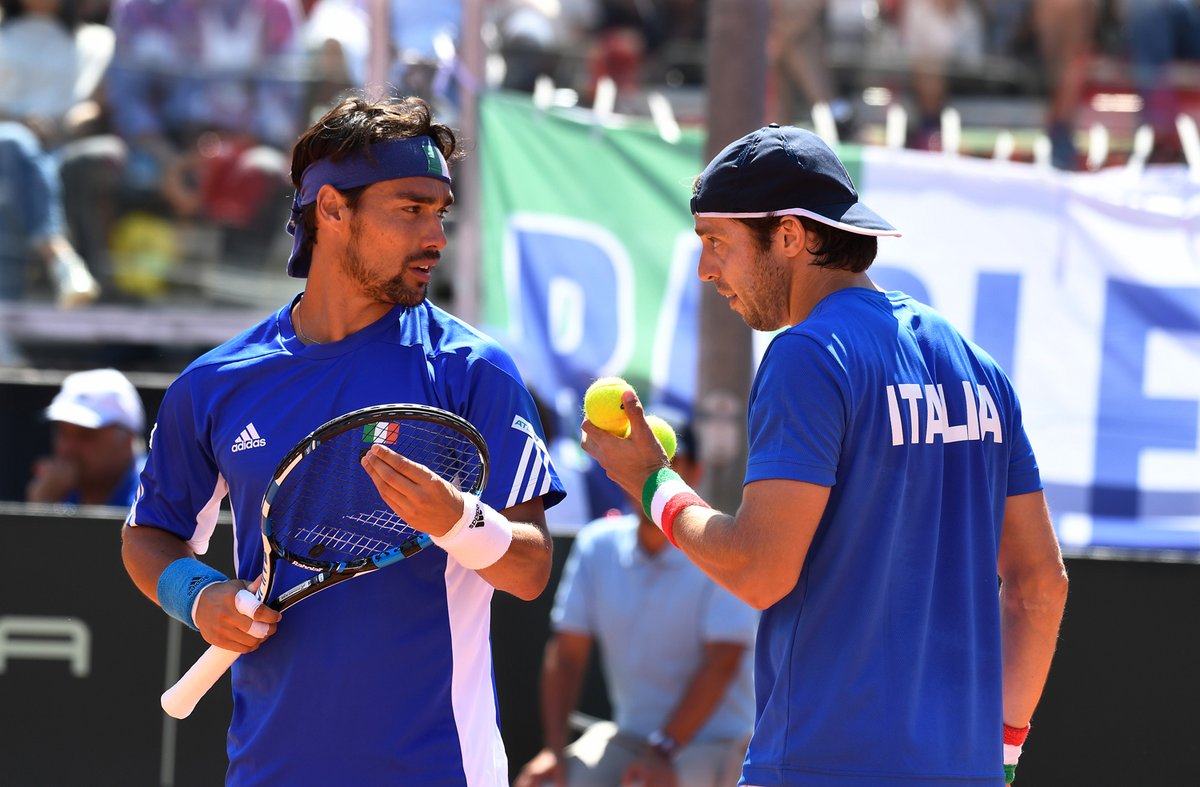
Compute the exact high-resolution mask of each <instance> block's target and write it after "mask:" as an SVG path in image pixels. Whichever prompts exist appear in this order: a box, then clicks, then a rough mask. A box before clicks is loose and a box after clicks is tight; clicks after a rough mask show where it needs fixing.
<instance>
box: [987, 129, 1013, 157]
mask: <svg viewBox="0 0 1200 787" xmlns="http://www.w3.org/2000/svg"><path fill="white" fill-rule="evenodd" d="M1016 149H1017V138H1016V137H1014V136H1013V133H1012V132H1011V131H1001V132H1000V133H999V134H997V135H996V144H995V147H993V148H992V158H993V159H994V160H996V161H1011V160H1012V157H1013V153H1014V152H1015V151H1016Z"/></svg>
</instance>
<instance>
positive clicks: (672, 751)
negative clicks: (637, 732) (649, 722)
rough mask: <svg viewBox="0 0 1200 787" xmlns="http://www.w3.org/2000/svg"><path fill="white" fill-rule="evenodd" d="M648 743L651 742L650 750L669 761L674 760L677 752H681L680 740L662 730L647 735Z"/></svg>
mask: <svg viewBox="0 0 1200 787" xmlns="http://www.w3.org/2000/svg"><path fill="white" fill-rule="evenodd" d="M646 743H648V744H650V751H652V752H654V753H655V754H657V755H658V756H659V757H662V758H663V759H664V760H667V761H671V760H674V759H675V755H676V753H678V752H679V741H677V740H675V739H674V738H672V737H671V736H670V735H668V734H666V733H665V732H663V731H662V730H655V731H654V732H652V733H650V735H648V736H647V737H646Z"/></svg>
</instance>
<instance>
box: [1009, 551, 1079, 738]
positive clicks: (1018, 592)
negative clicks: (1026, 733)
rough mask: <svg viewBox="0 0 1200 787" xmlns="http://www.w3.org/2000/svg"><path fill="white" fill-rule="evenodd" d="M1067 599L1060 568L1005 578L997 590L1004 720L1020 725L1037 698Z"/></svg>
mask: <svg viewBox="0 0 1200 787" xmlns="http://www.w3.org/2000/svg"><path fill="white" fill-rule="evenodd" d="M1066 600H1067V577H1066V573H1065V572H1063V571H1061V570H1059V571H1055V570H1053V569H1047V570H1043V571H1040V572H1038V574H1037V575H1036V576H1023V577H1010V578H1007V579H1006V580H1005V581H1004V583H1003V585H1002V587H1001V590H1000V609H1001V632H1002V637H1003V654H1004V723H1005V724H1008V725H1009V726H1012V727H1024V726H1025V725H1027V724H1028V723H1029V719H1030V717H1031V716H1032V715H1033V711H1034V708H1035V707H1036V706H1037V703H1038V700H1039V699H1040V698H1041V695H1042V689H1043V688H1044V687H1045V685H1046V677H1047V675H1048V674H1049V672H1050V661H1051V659H1052V658H1053V657H1054V648H1055V645H1056V644H1057V641H1058V632H1059V626H1060V624H1061V623H1062V616H1063V610H1064V608H1065V606H1066Z"/></svg>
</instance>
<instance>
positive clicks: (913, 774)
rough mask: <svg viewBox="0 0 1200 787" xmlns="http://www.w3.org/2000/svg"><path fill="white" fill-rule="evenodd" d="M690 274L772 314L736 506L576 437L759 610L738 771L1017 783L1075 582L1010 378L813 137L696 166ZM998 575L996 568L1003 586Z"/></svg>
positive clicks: (773, 142)
mask: <svg viewBox="0 0 1200 787" xmlns="http://www.w3.org/2000/svg"><path fill="white" fill-rule="evenodd" d="M691 207H692V213H693V215H694V218H695V228H696V233H697V234H698V235H699V236H700V239H701V240H702V242H703V251H702V252H701V256H700V263H699V275H700V278H701V279H703V280H704V281H707V282H711V283H712V284H713V285H714V286H715V287H716V289H717V291H718V292H719V293H720V294H721V295H722V296H724V297H725V298H727V299H728V301H729V306H730V308H732V309H733V310H734V311H736V312H737V313H738V314H739V315H740V316H741V317H742V318H743V319H744V320H745V321H746V323H747V324H748V325H750V326H751V327H752V328H755V329H757V330H763V331H771V330H775V329H783V330H782V331H781V332H780V333H779V335H778V336H776V337H775V338H774V340H773V341H772V342H771V344H770V346H769V348H768V349H767V351H766V353H765V355H764V356H763V359H762V362H761V365H760V366H759V369H758V371H757V374H756V377H755V380H754V384H753V387H752V390H751V393H750V401H749V418H748V422H749V435H748V442H749V458H748V461H747V469H746V478H745V486H744V489H743V496H742V502H741V505H740V507H739V508H738V510H737V511H736V513H734V514H732V515H730V514H723V513H719V512H717V511H714V510H713V509H711V508H710V507H709V506H708V505H707V504H706V503H705V502H704V500H703V499H701V498H700V497H699V496H698V495H697V494H696V493H695V492H694V491H692V490H691V489H689V488H688V487H687V486H686V485H685V484H684V483H683V482H682V481H681V480H680V479H679V478H678V477H677V476H675V475H674V474H672V473H671V471H670V470H667V469H665V468H666V458H665V456H663V455H662V453H661V450H660V449H659V448H658V446H657V443H656V442H655V441H654V439H653V435H652V434H651V432H650V430H649V429H648V428H647V427H646V424H645V420H644V418H643V416H642V411H641V408H640V404H639V403H638V402H637V399H636V396H634V395H632V394H631V393H627V394H626V396H625V403H626V408H627V410H629V411H630V420H631V421H632V424H633V428H632V436H631V439H629V440H620V439H617V438H615V437H612V436H610V435H607V434H606V433H604V432H602V431H601V430H599V429H598V428H596V427H595V426H593V425H592V424H590V423H588V422H586V421H585V422H584V424H583V433H584V448H585V449H586V450H587V451H588V453H590V454H591V455H592V456H594V457H595V458H596V459H597V460H599V461H600V463H601V464H602V465H603V466H604V467H605V469H606V470H607V472H608V474H609V476H610V477H611V478H613V479H614V480H615V481H617V482H618V483H619V484H620V485H621V486H622V487H623V488H624V489H625V490H626V491H628V492H630V493H637V494H639V495H640V496H641V498H642V500H643V503H644V505H645V507H646V509H647V510H648V511H649V512H650V515H651V517H652V519H653V520H654V521H655V523H656V524H658V525H659V526H660V527H661V528H662V529H663V531H664V533H666V535H667V536H668V538H670V539H671V540H672V541H673V542H674V543H675V544H676V545H677V546H678V547H679V548H681V549H682V550H683V551H684V553H685V554H686V555H687V556H688V557H689V558H691V559H692V560H693V561H694V562H695V563H696V564H697V565H699V566H700V567H701V568H702V569H703V570H704V571H705V572H706V573H708V574H709V575H710V576H711V577H713V578H714V579H715V580H716V581H717V582H719V583H721V584H722V585H724V586H725V587H726V588H728V589H729V590H730V591H731V592H733V593H734V594H735V595H737V596H739V597H740V598H742V599H744V600H745V601H747V602H748V603H750V604H751V605H753V606H755V607H757V608H759V609H762V610H763V614H762V618H761V622H760V626H759V631H758V639H757V643H756V648H755V693H756V695H757V709H756V721H755V731H754V735H753V737H752V739H751V742H750V747H749V750H748V752H747V755H746V760H745V763H744V765H743V770H742V783H743V784H747V785H761V786H763V787H767V786H768V785H771V786H774V785H822V786H823V787H825V786H828V785H838V786H839V787H843V786H853V787H882V785H889V786H892V787H894V785H902V784H904V785H918V784H920V785H931V784H955V785H963V787H965V786H966V785H978V786H979V787H985V786H986V787H998V786H999V785H1002V784H1004V783H1005V781H1006V779H1008V780H1011V778H1012V775H1013V771H1014V770H1015V766H1016V757H1017V755H1018V754H1019V753H1020V747H1021V744H1022V742H1023V741H1024V738H1025V735H1026V733H1027V731H1028V729H1029V722H1030V718H1031V716H1032V715H1033V711H1034V707H1035V706H1036V704H1037V702H1038V699H1039V697H1040V695H1041V692H1042V688H1043V686H1044V683H1045V680H1046V676H1047V673H1048V670H1049V667H1050V662H1051V658H1052V656H1053V652H1054V646H1055V640H1056V638H1057V635H1058V629H1059V624H1060V621H1061V618H1062V613H1063V607H1064V604H1065V601H1066V589H1067V578H1066V572H1065V569H1064V567H1063V563H1062V558H1061V556H1060V552H1059V548H1058V544H1057V541H1056V539H1055V536H1054V531H1053V528H1052V526H1051V522H1050V517H1049V514H1048V512H1047V508H1046V502H1045V499H1044V497H1043V494H1042V491H1041V490H1042V485H1041V481H1040V478H1039V474H1038V468H1037V463H1036V461H1035V458H1034V453H1033V450H1032V449H1031V447H1030V443H1029V440H1028V438H1027V437H1026V434H1025V431H1024V428H1023V427H1022V421H1021V409H1020V405H1019V403H1018V400H1017V396H1016V394H1015V393H1014V391H1013V386H1012V385H1011V383H1010V382H1009V380H1008V378H1007V377H1006V376H1005V375H1004V373H1003V372H1002V371H1001V370H1000V369H999V368H998V367H997V365H996V363H995V362H994V361H993V360H992V359H991V358H990V357H989V356H988V355H987V354H986V353H985V352H984V351H983V350H981V349H980V348H978V347H976V346H975V345H973V344H972V343H970V342H969V341H967V340H966V339H964V338H963V337H962V336H961V335H960V334H959V333H958V332H957V331H956V330H955V329H954V328H953V327H952V326H951V325H950V324H949V323H948V322H947V321H946V320H945V318H943V317H942V316H941V315H939V314H938V313H937V312H935V311H933V310H932V309H930V308H929V307H928V306H925V305H923V304H920V303H918V302H916V301H914V300H913V299H912V298H910V297H909V296H907V295H905V294H903V293H901V292H884V291H881V290H880V289H879V288H878V287H876V286H875V285H874V283H873V282H872V281H871V279H870V277H869V276H868V275H867V269H868V268H869V266H870V265H871V263H872V261H873V260H874V258H875V254H876V250H877V246H878V242H877V238H878V237H879V236H885V235H896V234H898V233H897V232H896V230H895V229H894V228H893V227H892V226H891V225H890V224H888V223H887V222H886V221H884V220H883V219H882V218H880V217H879V216H878V215H877V214H875V213H874V212H873V211H871V210H869V209H868V208H867V207H866V206H865V205H864V204H863V203H862V202H860V201H859V199H858V193H857V192H856V191H855V189H854V186H853V184H852V183H851V180H850V177H849V175H848V174H847V172H846V169H845V167H844V166H843V165H842V163H841V162H840V161H839V160H838V158H837V156H836V155H835V154H834V153H833V151H832V150H830V149H829V147H827V146H826V145H825V144H824V143H823V142H822V141H821V140H820V139H819V138H818V137H817V136H815V135H814V134H811V133H809V132H807V131H802V130H800V129H796V128H791V127H782V128H781V127H778V126H774V125H772V126H769V127H766V128H762V129H759V130H758V131H755V132H753V133H751V134H748V135H747V136H745V137H743V138H742V139H740V140H738V141H736V142H734V143H732V144H731V145H729V146H728V147H727V148H726V149H725V150H724V151H722V152H721V153H720V154H719V155H718V156H717V157H716V158H715V159H713V161H712V162H711V163H709V165H708V166H707V167H706V168H705V170H704V172H703V173H702V174H701V175H700V176H699V178H698V179H697V180H696V182H695V184H694V189H693V196H692V202H691ZM997 575H999V578H1000V584H999V593H997Z"/></svg>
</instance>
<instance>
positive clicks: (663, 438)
mask: <svg viewBox="0 0 1200 787" xmlns="http://www.w3.org/2000/svg"><path fill="white" fill-rule="evenodd" d="M646 423H647V424H649V425H650V431H651V432H654V437H655V438H656V439H657V440H658V442H659V445H661V446H662V447H663V451H665V452H666V454H667V460H668V461H670V460H672V459H674V458H675V430H674V429H673V428H672V427H671V425H670V424H669V423H667V422H666V421H664V420H663V419H661V418H659V417H658V416H657V415H648V416H646Z"/></svg>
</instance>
